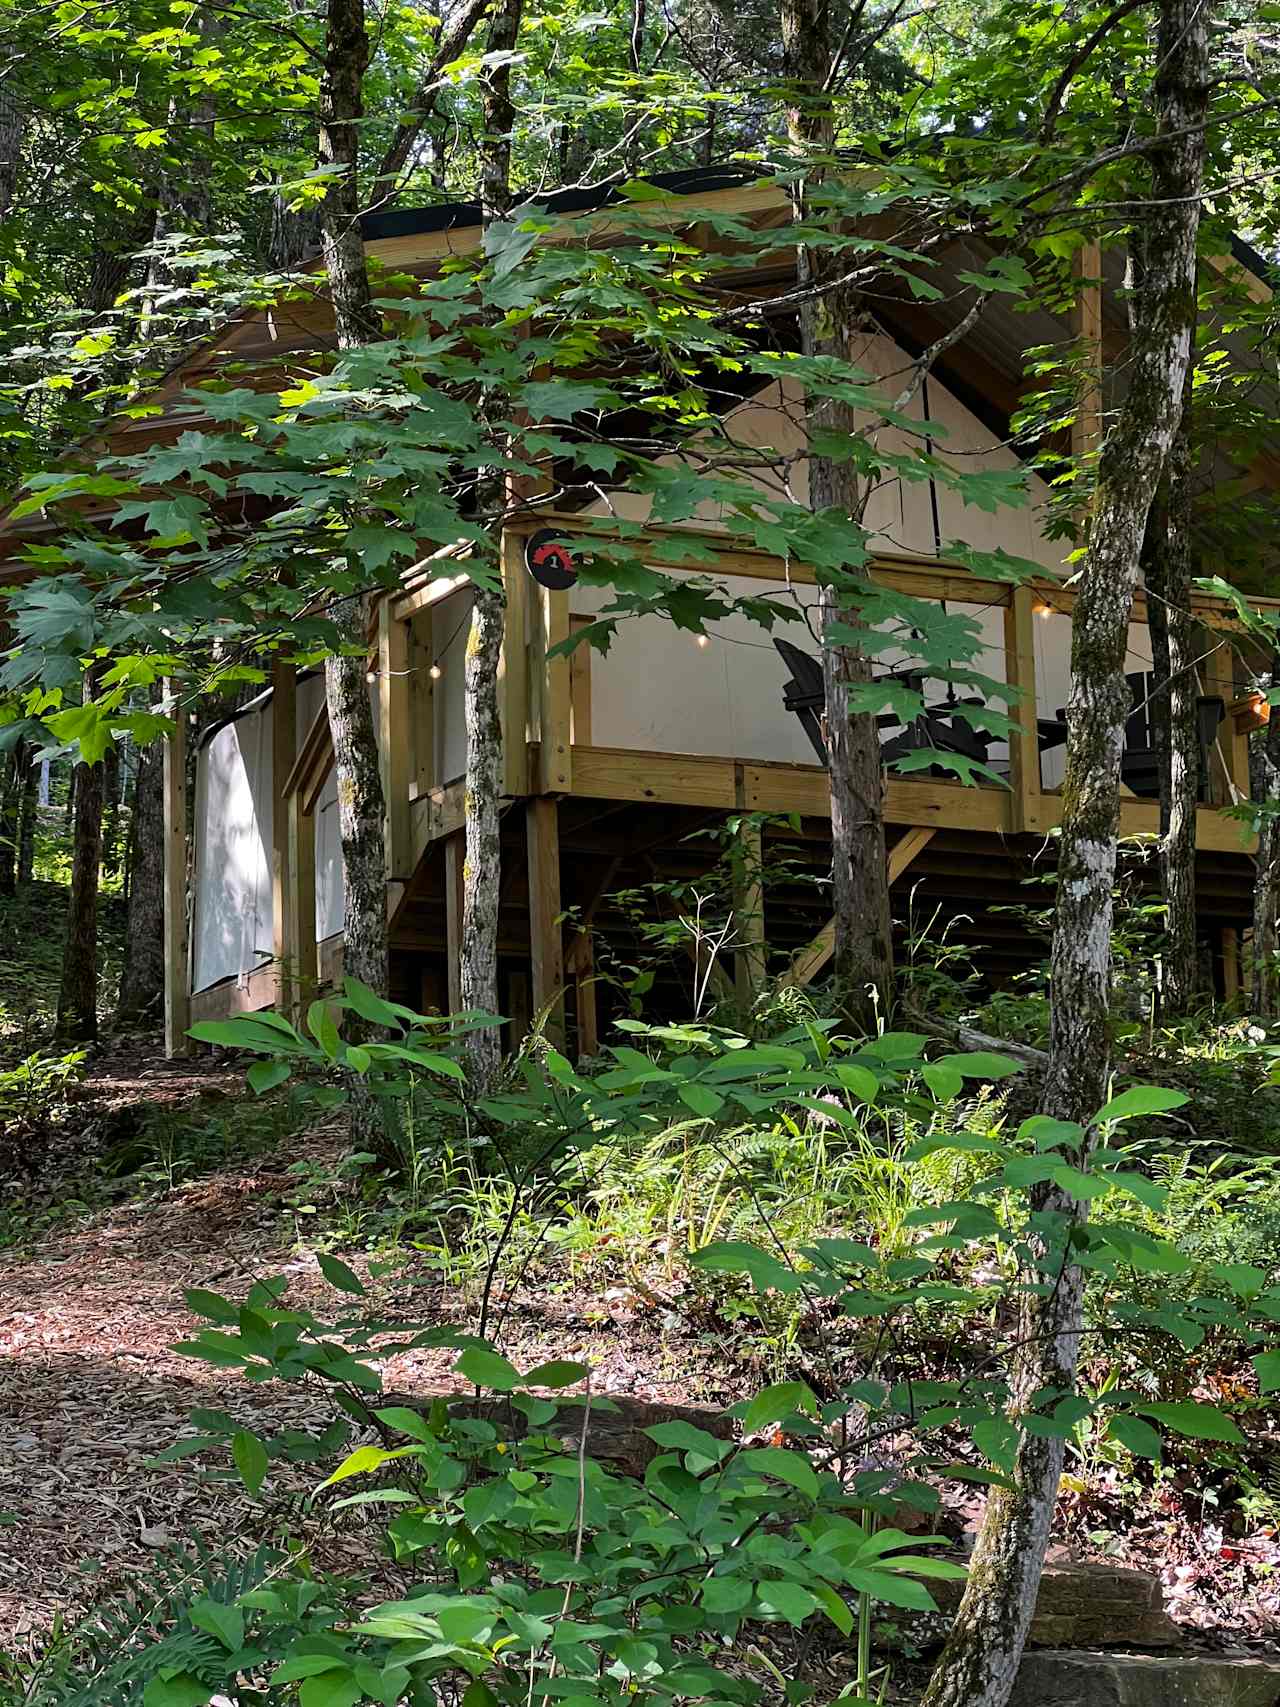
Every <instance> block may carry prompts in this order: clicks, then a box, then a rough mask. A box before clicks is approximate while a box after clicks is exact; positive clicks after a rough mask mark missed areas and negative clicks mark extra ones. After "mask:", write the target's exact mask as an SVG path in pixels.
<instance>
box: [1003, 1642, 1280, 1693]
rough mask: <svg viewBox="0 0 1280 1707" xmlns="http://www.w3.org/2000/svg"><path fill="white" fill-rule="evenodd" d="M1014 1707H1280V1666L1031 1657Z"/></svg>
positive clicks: (1139, 1657) (1068, 1654)
mask: <svg viewBox="0 0 1280 1707" xmlns="http://www.w3.org/2000/svg"><path fill="white" fill-rule="evenodd" d="M1009 1707H1280V1664H1272V1663H1270V1662H1269V1661H1267V1660H1257V1659H1229V1658H1226V1657H1224V1656H1219V1655H1211V1654H1206V1655H1199V1654H1114V1653H1083V1652H1080V1651H1079V1650H1076V1649H1064V1650H1059V1651H1057V1652H1044V1653H1031V1654H1027V1655H1026V1656H1025V1657H1024V1659H1023V1661H1022V1664H1021V1666H1020V1667H1019V1669H1018V1676H1017V1681H1016V1682H1015V1683H1014V1686H1013V1694H1012V1696H1011V1697H1010V1700H1009Z"/></svg>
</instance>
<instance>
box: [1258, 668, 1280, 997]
mask: <svg viewBox="0 0 1280 1707" xmlns="http://www.w3.org/2000/svg"><path fill="white" fill-rule="evenodd" d="M1271 686H1272V688H1273V689H1274V688H1280V648H1278V649H1277V651H1276V653H1275V655H1274V657H1273V658H1272V660H1271ZM1253 757H1254V761H1255V762H1254V765H1253V767H1252V769H1253V772H1254V777H1253V787H1252V789H1251V792H1252V795H1253V798H1254V799H1255V800H1257V801H1260V802H1262V803H1263V804H1264V805H1267V806H1270V807H1273V808H1275V809H1276V810H1278V811H1280V705H1275V706H1272V708H1271V715H1270V717H1269V719H1268V722H1267V727H1266V732H1265V733H1264V734H1262V735H1260V736H1258V737H1257V739H1256V740H1255V742H1254V753H1253ZM1252 972H1253V987H1252V991H1251V994H1252V998H1253V999H1252V1003H1251V1006H1252V1008H1253V1012H1254V1013H1255V1014H1256V1015H1257V1017H1258V1018H1259V1019H1275V1018H1276V1017H1277V1016H1278V1015H1280V820H1278V819H1276V818H1269V817H1268V818H1263V820H1262V822H1261V823H1260V824H1259V826H1258V852H1257V855H1256V856H1255V864H1254V879H1253V968H1252Z"/></svg>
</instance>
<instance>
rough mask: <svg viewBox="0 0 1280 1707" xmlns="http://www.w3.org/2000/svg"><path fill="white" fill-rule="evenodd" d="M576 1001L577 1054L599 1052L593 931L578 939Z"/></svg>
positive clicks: (575, 978)
mask: <svg viewBox="0 0 1280 1707" xmlns="http://www.w3.org/2000/svg"><path fill="white" fill-rule="evenodd" d="M572 972H573V1001H574V1012H575V1015H576V1018H577V1024H578V1055H579V1058H583V1057H586V1056H591V1055H598V1054H599V1053H600V1019H599V1015H598V1014H597V1012H596V957H595V948H594V946H593V944H592V940H591V936H590V933H588V934H587V935H585V936H580V937H579V938H578V941H577V944H576V946H575V952H574V955H573V967H572Z"/></svg>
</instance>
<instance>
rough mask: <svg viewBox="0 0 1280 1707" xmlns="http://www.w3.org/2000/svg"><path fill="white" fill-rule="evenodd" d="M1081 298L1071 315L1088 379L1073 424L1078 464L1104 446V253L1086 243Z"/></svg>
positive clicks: (1079, 271)
mask: <svg viewBox="0 0 1280 1707" xmlns="http://www.w3.org/2000/svg"><path fill="white" fill-rule="evenodd" d="M1076 278H1077V280H1078V281H1079V295H1078V296H1077V298H1076V303H1075V306H1074V308H1073V309H1072V311H1071V330H1072V332H1073V334H1074V336H1075V337H1076V338H1078V339H1079V340H1080V342H1081V343H1082V344H1083V345H1084V348H1085V362H1086V366H1087V369H1088V374H1087V378H1086V380H1085V384H1084V387H1083V389H1082V392H1081V396H1080V402H1079V407H1078V408H1077V410H1076V417H1075V420H1074V421H1073V422H1072V423H1071V455H1072V457H1073V458H1074V460H1075V461H1076V463H1077V464H1079V463H1080V462H1082V461H1083V460H1084V459H1085V458H1086V457H1088V456H1091V455H1092V454H1093V453H1094V452H1095V451H1096V450H1097V448H1098V446H1099V444H1100V443H1101V442H1102V431H1103V400H1102V364H1103V344H1102V250H1101V249H1100V247H1099V246H1098V244H1096V243H1086V244H1085V246H1084V248H1083V249H1081V250H1080V251H1079V253H1078V254H1077V256H1076Z"/></svg>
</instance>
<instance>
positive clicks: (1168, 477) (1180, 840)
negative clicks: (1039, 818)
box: [1143, 364, 1200, 1018]
mask: <svg viewBox="0 0 1280 1707" xmlns="http://www.w3.org/2000/svg"><path fill="white" fill-rule="evenodd" d="M1190 410H1191V364H1188V368H1187V381H1186V384H1185V385H1184V387H1183V396H1182V420H1181V423H1180V424H1179V427H1178V431H1177V434H1176V435H1175V437H1174V441H1173V446H1172V448H1171V449H1170V452H1169V460H1168V466H1167V470H1166V474H1165V479H1164V481H1163V483H1162V485H1161V489H1160V494H1159V498H1158V501H1157V502H1156V503H1155V504H1153V505H1152V507H1151V514H1150V517H1149V518H1148V522H1147V534H1146V546H1145V549H1144V551H1143V580H1144V582H1145V584H1146V588H1147V594H1148V597H1147V626H1148V628H1149V630H1150V634H1151V656H1152V661H1153V664H1154V669H1153V671H1152V674H1153V676H1154V678H1155V691H1154V698H1153V702H1152V707H1151V710H1152V727H1153V729H1154V731H1155V736H1156V746H1157V752H1158V755H1159V761H1160V887H1161V893H1162V896H1163V899H1164V907H1165V950H1164V967H1163V979H1162V991H1161V1005H1162V1009H1163V1012H1164V1013H1165V1014H1166V1015H1167V1016H1168V1017H1169V1018H1175V1017H1177V1016H1179V1015H1181V1014H1185V1013H1186V1012H1187V1011H1188V1009H1189V1008H1190V1007H1191V1006H1192V1005H1193V1003H1194V1002H1195V998H1196V994H1197V987H1198V984H1199V971H1200V962H1199V955H1198V954H1197V952H1196V805H1197V801H1198V797H1199V792H1200V729H1199V713H1198V710H1197V706H1196V700H1197V698H1198V694H1197V677H1196V662H1195V659H1196V654H1195V640H1196V637H1195V624H1194V623H1193V621H1192V618H1191V582H1192V576H1193V572H1194V568H1195V562H1194V555H1195V548H1194V543H1193V535H1192V524H1193V520H1194V517H1193V513H1192V498H1191V473H1192V450H1191V419H1190Z"/></svg>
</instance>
